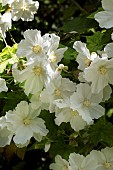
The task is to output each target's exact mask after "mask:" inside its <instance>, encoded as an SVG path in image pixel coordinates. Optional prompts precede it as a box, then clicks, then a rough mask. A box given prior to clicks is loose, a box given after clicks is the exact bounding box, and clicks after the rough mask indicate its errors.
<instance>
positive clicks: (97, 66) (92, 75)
mask: <svg viewBox="0 0 113 170" xmlns="http://www.w3.org/2000/svg"><path fill="white" fill-rule="evenodd" d="M112 74H113V59H110V60H108V58H107V57H102V58H96V59H95V60H94V61H92V63H91V65H90V66H89V67H88V68H85V70H84V76H83V77H84V78H85V80H87V81H88V82H91V83H92V84H91V89H92V93H99V92H100V91H101V90H103V88H104V87H105V86H107V85H108V84H113V75H112Z"/></svg>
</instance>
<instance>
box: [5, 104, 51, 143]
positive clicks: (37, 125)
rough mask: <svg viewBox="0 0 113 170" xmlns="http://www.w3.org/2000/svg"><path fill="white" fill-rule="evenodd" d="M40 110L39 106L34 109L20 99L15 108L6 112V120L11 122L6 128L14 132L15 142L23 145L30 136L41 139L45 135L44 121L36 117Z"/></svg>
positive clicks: (46, 131)
mask: <svg viewBox="0 0 113 170" xmlns="http://www.w3.org/2000/svg"><path fill="white" fill-rule="evenodd" d="M40 111H41V109H40V108H39V109H37V110H34V109H33V108H32V107H31V105H30V104H28V103H27V102H26V101H21V102H20V103H19V104H18V105H17V107H16V108H15V110H13V111H11V110H10V111H8V112H7V113H6V115H5V117H6V122H8V123H10V124H11V125H10V126H8V127H7V128H8V130H10V131H12V132H13V133H14V137H13V140H14V142H15V144H17V145H18V144H20V145H23V146H24V145H25V144H26V143H27V144H28V142H29V141H30V139H31V137H34V138H35V139H36V140H38V141H41V140H42V137H43V136H46V135H47V133H48V130H47V129H46V126H45V125H44V123H45V122H44V120H43V119H41V118H39V117H38V116H39V114H40Z"/></svg>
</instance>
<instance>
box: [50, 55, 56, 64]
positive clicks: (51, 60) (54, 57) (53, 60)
mask: <svg viewBox="0 0 113 170" xmlns="http://www.w3.org/2000/svg"><path fill="white" fill-rule="evenodd" d="M49 60H50V62H52V63H54V62H56V61H57V56H56V54H52V55H51V56H50V57H49Z"/></svg>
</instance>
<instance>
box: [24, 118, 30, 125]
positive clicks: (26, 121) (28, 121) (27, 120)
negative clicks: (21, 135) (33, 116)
mask: <svg viewBox="0 0 113 170" xmlns="http://www.w3.org/2000/svg"><path fill="white" fill-rule="evenodd" d="M23 122H24V125H29V124H30V123H31V120H30V119H29V118H25V119H24V120H23Z"/></svg>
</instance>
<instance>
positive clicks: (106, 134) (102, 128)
mask: <svg viewBox="0 0 113 170" xmlns="http://www.w3.org/2000/svg"><path fill="white" fill-rule="evenodd" d="M89 139H90V141H91V143H93V144H94V145H95V146H97V145H98V144H99V143H101V142H103V143H105V144H106V145H108V146H113V125H112V124H111V123H110V122H108V121H107V120H106V119H105V117H101V118H100V119H99V120H98V121H97V122H96V123H95V124H94V125H91V126H90V128H89Z"/></svg>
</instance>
